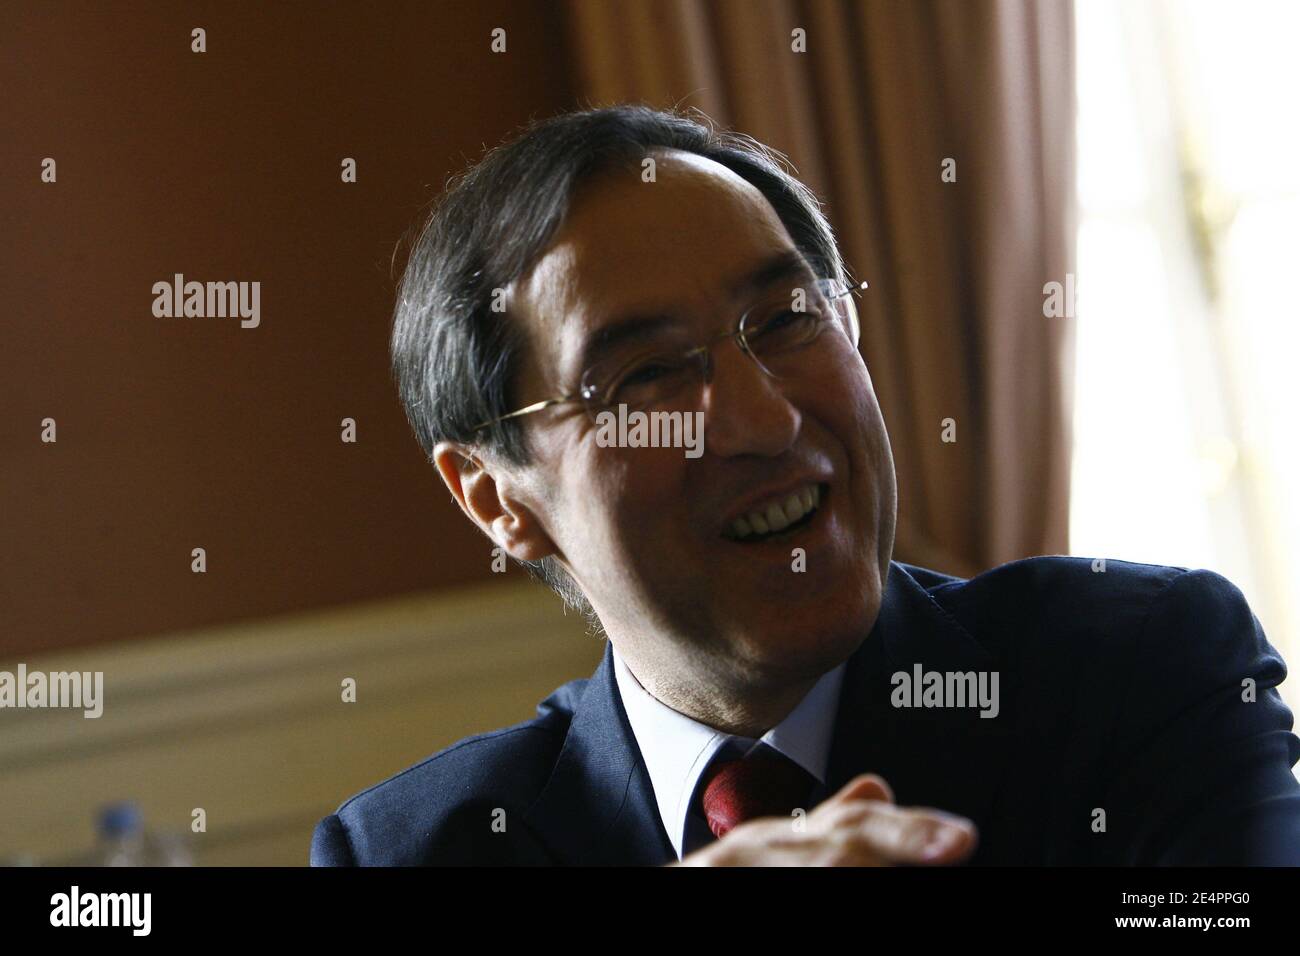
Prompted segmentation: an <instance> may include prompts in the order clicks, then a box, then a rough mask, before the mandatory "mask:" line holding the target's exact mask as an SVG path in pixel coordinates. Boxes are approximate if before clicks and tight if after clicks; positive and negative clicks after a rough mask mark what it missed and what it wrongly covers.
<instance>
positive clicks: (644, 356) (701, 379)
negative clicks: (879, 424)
mask: <svg viewBox="0 0 1300 956" xmlns="http://www.w3.org/2000/svg"><path fill="white" fill-rule="evenodd" d="M866 288H867V283H865V282H863V283H862V284H861V285H860V286H858V287H856V288H855V287H853V286H849V285H846V284H845V283H843V282H840V281H839V280H837V279H817V280H816V281H815V282H812V283H810V284H807V285H800V286H795V287H793V288H791V287H789V286H785V285H782V286H780V287H778V288H776V289H774V290H773V291H771V292H769V293H767V294H766V295H764V296H763V297H762V298H761V299H760V300H759V301H757V302H755V303H754V304H753V305H751V306H750V307H749V308H748V309H746V310H745V312H744V313H743V314H742V315H741V317H740V322H739V323H738V324H737V327H736V329H735V331H731V332H723V333H720V334H719V335H716V336H714V337H713V338H712V339H710V340H709V341H707V342H705V343H703V344H701V345H696V346H693V347H688V348H684V349H658V350H649V351H644V352H641V353H638V354H637V355H635V356H631V357H629V356H626V355H623V356H616V357H612V358H610V359H606V360H604V361H599V362H596V363H595V364H593V365H592V366H591V367H590V368H588V369H587V370H586V371H585V372H583V374H582V378H581V379H580V380H579V385H578V389H577V391H576V392H570V393H569V394H567V395H559V396H556V397H555V398H548V399H545V400H543V401H540V402H534V403H533V404H531V405H526V406H525V407H523V408H520V409H518V410H516V411H513V412H510V413H509V414H508V415H501V416H499V417H497V418H493V419H490V420H488V421H486V422H483V423H482V424H480V425H476V426H475V427H474V431H475V432H479V431H482V430H483V429H484V428H487V427H488V426H490V425H495V424H496V423H498V422H502V421H505V420H507V419H510V418H519V417H521V416H523V415H531V414H533V413H534V412H540V411H542V410H543V409H546V408H550V407H552V406H553V405H561V404H565V403H569V402H582V403H583V405H584V406H586V409H587V414H588V416H589V417H590V418H591V420H592V421H593V422H596V421H597V418H596V416H597V415H599V414H600V413H601V412H602V411H607V410H609V409H611V408H615V407H617V406H620V405H624V406H626V407H627V410H628V411H629V412H632V411H643V410H645V409H648V408H662V407H667V406H669V405H674V404H683V405H684V404H687V403H688V400H689V398H690V396H692V395H693V394H695V389H697V388H699V387H701V386H703V385H704V384H706V383H708V382H709V381H711V380H712V377H713V353H712V347H713V346H714V345H715V344H716V343H718V342H720V341H722V340H724V339H734V340H735V342H736V345H737V346H738V347H739V348H740V350H741V352H743V353H744V354H745V355H747V356H749V357H750V358H751V359H752V360H753V361H754V364H756V365H757V366H758V367H759V368H760V369H761V370H762V371H763V372H765V373H767V374H768V375H770V376H772V377H773V378H784V377H786V376H788V375H790V374H792V373H794V372H797V371H800V368H799V365H800V364H801V360H800V354H801V353H803V352H804V350H806V349H807V348H808V347H809V346H811V345H812V344H813V343H814V342H816V341H817V340H818V339H819V338H820V337H821V335H822V334H823V333H824V332H826V331H827V330H829V329H831V328H832V327H838V328H839V329H840V330H841V331H842V332H843V333H844V335H846V336H847V337H848V339H849V341H850V342H852V343H853V347H854V348H855V349H856V348H857V347H858V338H859V336H860V334H861V331H860V326H859V323H858V310H857V306H856V304H855V303H854V301H853V293H854V292H857V291H858V289H866Z"/></svg>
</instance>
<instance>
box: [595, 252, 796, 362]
mask: <svg viewBox="0 0 1300 956" xmlns="http://www.w3.org/2000/svg"><path fill="white" fill-rule="evenodd" d="M811 275H812V269H811V267H810V266H809V265H808V261H807V260H806V259H805V258H804V257H803V255H802V254H801V253H800V252H799V251H798V250H796V249H783V250H782V251H781V252H779V253H777V254H776V255H773V256H769V257H768V258H766V259H764V260H763V261H762V262H760V263H759V264H758V265H757V266H756V267H754V268H752V269H750V270H748V271H747V272H745V273H744V274H743V275H741V276H738V277H737V278H736V279H733V280H732V281H731V282H730V283H729V284H728V285H727V286H726V289H727V293H728V294H729V295H730V296H731V298H732V299H739V298H741V297H742V296H745V295H748V294H751V293H754V292H758V291H761V290H763V289H766V288H768V287H770V286H772V285H773V284H775V283H777V282H780V281H781V280H783V279H792V278H804V277H808V276H811ZM679 318H680V310H679V309H678V308H677V307H676V306H673V307H669V308H667V309H663V308H659V309H654V310H652V311H643V310H633V311H632V312H629V313H626V314H624V315H621V316H619V317H617V318H615V319H614V320H613V321H611V322H608V323H606V324H605V325H603V326H602V327H601V328H599V329H597V330H596V331H595V332H593V333H592V334H591V335H590V336H589V337H588V338H587V341H586V342H585V343H584V344H583V346H582V351H581V352H580V353H579V356H580V360H581V361H580V362H579V366H578V367H579V369H580V370H586V369H588V368H590V367H591V366H592V365H593V364H594V363H595V362H597V361H598V360H599V359H601V358H603V357H604V356H605V355H608V354H609V353H610V352H612V351H614V350H615V349H616V348H618V347H619V346H621V345H625V344H627V343H629V342H635V341H638V340H640V341H645V340H647V339H651V338H653V337H654V336H656V335H657V334H659V333H660V332H662V331H663V330H664V329H665V328H667V327H669V326H672V325H675V324H676V323H677V322H678V320H679Z"/></svg>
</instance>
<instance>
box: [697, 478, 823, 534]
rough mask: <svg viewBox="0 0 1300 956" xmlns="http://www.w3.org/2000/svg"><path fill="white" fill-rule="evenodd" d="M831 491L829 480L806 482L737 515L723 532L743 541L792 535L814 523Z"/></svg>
mask: <svg viewBox="0 0 1300 956" xmlns="http://www.w3.org/2000/svg"><path fill="white" fill-rule="evenodd" d="M829 492H830V486H829V485H826V484H815V483H810V484H808V485H805V486H804V487H803V488H799V489H797V490H795V491H794V492H792V493H790V494H789V495H786V496H784V497H782V498H780V499H773V500H772V501H770V502H764V503H763V504H761V505H760V506H759V507H757V508H755V509H753V510H752V511H749V512H747V513H746V514H744V515H742V516H741V517H739V518H737V519H735V520H734V521H733V522H732V523H731V527H729V528H727V529H726V530H725V531H723V533H722V536H723V537H724V538H726V539H727V540H729V541H738V542H740V543H742V544H750V543H757V542H760V541H770V540H773V539H780V538H787V537H790V536H792V535H794V534H797V533H798V532H799V531H800V530H802V529H803V528H806V527H807V526H808V525H809V524H811V523H812V521H813V519H814V518H815V517H816V516H817V514H818V512H819V511H820V510H821V509H822V507H823V506H824V504H825V501H826V496H827V494H828V493H829Z"/></svg>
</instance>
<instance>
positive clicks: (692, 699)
mask: <svg viewBox="0 0 1300 956" xmlns="http://www.w3.org/2000/svg"><path fill="white" fill-rule="evenodd" d="M619 656H620V657H621V658H622V659H623V662H624V663H625V664H626V665H627V668H628V670H629V671H631V673H632V676H633V677H635V678H636V680H637V682H638V683H639V684H640V685H641V686H642V687H644V688H645V689H646V691H647V692H648V693H649V694H650V695H651V696H652V697H654V698H655V699H656V700H658V701H659V702H660V703H663V704H665V705H667V706H668V707H671V708H672V709H673V710H675V711H677V712H678V713H679V714H685V715H686V716H687V717H690V718H691V719H692V720H697V721H699V722H700V723H702V724H704V725H706V726H708V727H712V728H713V729H714V730H719V731H722V732H723V733H727V734H735V735H737V736H740V737H750V738H758V737H761V736H763V734H765V733H767V732H768V731H769V730H771V729H772V728H773V727H775V726H777V725H778V724H779V723H781V721H783V720H785V718H786V717H788V716H789V715H790V713H791V712H792V711H793V710H794V709H795V708H796V707H798V706H799V703H800V701H802V700H803V699H804V698H805V697H806V696H808V692H809V691H810V690H812V688H813V686H814V685H815V684H816V683H817V681H818V680H819V677H810V678H807V677H805V678H796V679H793V680H790V681H785V682H777V683H765V684H761V685H756V684H755V683H753V682H748V683H739V684H736V683H731V682H729V681H727V680H725V679H723V676H722V675H719V674H716V673H708V672H705V673H703V674H701V673H700V672H699V671H692V670H690V669H688V668H681V669H675V670H673V671H670V672H669V673H667V674H660V673H657V670H656V668H654V667H653V666H651V665H647V664H645V663H644V662H639V661H635V660H629V659H628V657H627V655H625V654H623V652H622V651H621V650H620V652H619ZM682 673H685V674H688V675H689V676H688V679H686V680H680V679H675V678H676V675H679V674H682Z"/></svg>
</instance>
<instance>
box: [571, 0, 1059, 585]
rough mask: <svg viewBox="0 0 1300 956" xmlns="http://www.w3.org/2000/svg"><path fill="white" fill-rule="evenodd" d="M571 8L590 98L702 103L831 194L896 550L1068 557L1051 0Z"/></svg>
mask: <svg viewBox="0 0 1300 956" xmlns="http://www.w3.org/2000/svg"><path fill="white" fill-rule="evenodd" d="M568 10H569V38H570V43H571V44H572V47H573V50H572V53H573V57H574V61H575V62H576V64H577V70H578V72H577V81H578V85H579V89H580V91H581V98H582V100H583V102H584V104H585V105H605V104H610V103H616V102H626V101H639V102H644V103H648V104H650V105H654V106H668V105H681V106H695V107H698V108H700V109H701V110H703V111H704V112H705V113H707V114H708V115H709V116H710V117H712V118H713V119H714V120H715V121H716V122H717V123H719V124H720V125H724V126H729V127H732V128H735V129H737V130H740V131H742V132H745V133H749V134H750V135H752V136H754V137H756V138H757V139H759V140H761V141H762V142H764V143H766V144H768V145H770V146H773V147H774V148H776V149H778V150H780V151H782V152H784V153H786V154H787V155H788V156H789V157H790V160H791V161H792V163H793V164H794V165H795V167H796V168H797V169H798V171H799V175H800V177H801V178H802V179H803V180H804V181H805V182H806V183H808V185H809V186H811V187H812V188H813V189H814V190H815V191H816V192H817V194H818V195H819V196H820V197H821V198H822V199H823V200H824V201H825V202H826V204H827V213H828V215H829V216H830V219H831V221H832V223H833V224H834V226H835V229H836V233H837V235H838V236H839V238H840V243H841V248H842V251H843V253H844V255H845V258H846V260H847V262H848V264H849V267H850V269H851V270H852V271H853V274H854V276H855V277H856V278H858V279H866V280H867V281H868V282H869V283H870V289H869V291H867V292H866V293H865V294H864V298H863V299H862V300H861V301H862V309H863V312H862V319H863V354H864V355H865V356H866V358H867V363H868V366H869V368H870V369H871V374H872V378H873V381H874V383H875V387H876V391H877V394H878V395H879V398H880V402H881V406H882V408H883V409H884V412H885V418H886V421H887V422H888V425H889V434H890V440H891V442H892V444H893V448H894V459H895V465H896V468H897V471H898V481H899V527H898V537H897V543H896V548H895V557H897V558H898V559H899V560H904V561H911V562H915V563H918V564H923V565H926V566H929V567H933V568H937V569H940V570H945V571H950V572H953V573H960V574H971V573H975V572H977V571H979V570H981V569H984V568H987V567H991V566H993V565H995V564H999V563H1002V562H1004V561H1010V560H1014V559H1016V558H1020V557H1025V556H1028V555H1033V554H1050V553H1065V552H1066V550H1067V548H1068V541H1067V532H1068V500H1069V457H1070V395H1071V388H1072V384H1071V377H1072V368H1073V364H1072V363H1073V359H1072V350H1073V325H1072V323H1073V319H1070V318H1047V317H1045V316H1044V315H1043V312H1044V309H1043V302H1044V294H1043V287H1044V284H1045V283H1047V282H1050V281H1056V282H1060V283H1062V284H1063V285H1064V283H1065V281H1066V274H1067V273H1069V272H1073V271H1074V210H1073V205H1074V52H1073V29H1074V24H1073V8H1072V6H1071V4H1070V2H1069V0H1037V2H1035V0H879V2H875V0H869V2H859V3H846V2H838V0H805V2H794V0H722V2H709V3H705V2H695V0H659V2H654V3H614V2H609V0H570V2H569V5H568ZM796 30H802V31H804V33H803V36H804V38H805V40H806V52H802V53H798V52H794V51H793V50H792V44H793V43H794V42H795V34H794V32H793V31H796ZM948 158H951V159H954V160H956V182H951V183H949V182H943V181H942V179H941V164H942V163H943V161H944V160H945V159H948ZM948 418H951V419H953V420H954V421H955V423H956V441H955V442H952V443H948V442H944V441H942V440H941V436H942V425H941V423H942V422H943V420H944V419H948Z"/></svg>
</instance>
